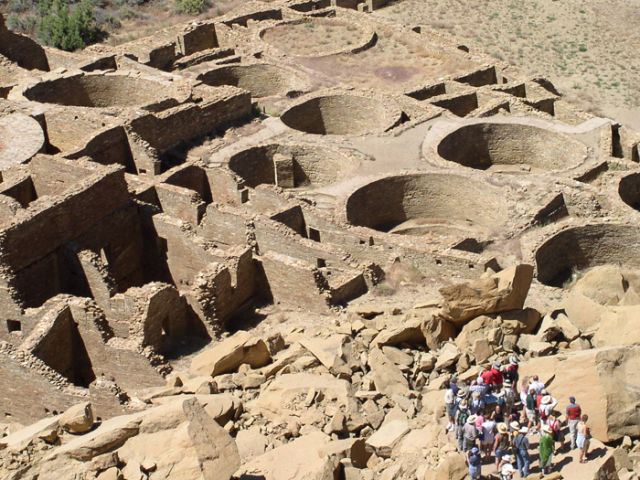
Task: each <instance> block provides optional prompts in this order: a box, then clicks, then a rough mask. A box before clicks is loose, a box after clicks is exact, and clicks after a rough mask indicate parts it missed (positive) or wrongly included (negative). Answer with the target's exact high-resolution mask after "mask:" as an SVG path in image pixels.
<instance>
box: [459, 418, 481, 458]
mask: <svg viewBox="0 0 640 480" xmlns="http://www.w3.org/2000/svg"><path fill="white" fill-rule="evenodd" d="M476 418H477V416H476V415H470V416H469V417H468V418H467V423H466V425H465V426H464V427H463V428H462V430H463V433H462V436H463V443H462V450H463V451H465V452H468V451H469V450H471V449H472V448H473V447H475V446H476V443H477V441H478V429H477V428H476Z"/></svg>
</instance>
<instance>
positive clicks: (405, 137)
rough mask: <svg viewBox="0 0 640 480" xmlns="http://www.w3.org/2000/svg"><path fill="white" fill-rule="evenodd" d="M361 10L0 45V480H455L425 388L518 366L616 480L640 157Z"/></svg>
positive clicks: (538, 93)
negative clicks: (575, 414)
mask: <svg viewBox="0 0 640 480" xmlns="http://www.w3.org/2000/svg"><path fill="white" fill-rule="evenodd" d="M383 6H384V2H382V1H372V0H367V1H365V2H361V1H359V0H354V1H333V0H332V1H331V2H329V1H323V0H311V1H302V2H300V1H297V0H293V1H280V2H271V3H260V2H249V3H247V4H245V5H243V6H242V7H240V8H239V9H237V10H234V11H232V12H231V13H229V14H226V15H225V16H222V17H218V18H215V19H212V20H207V21H201V22H194V23H191V24H189V25H186V26H179V27H174V28H170V29H167V30H163V31H159V32H157V33H156V34H155V35H154V36H152V37H148V38H143V39H140V40H135V41H133V42H130V43H126V44H123V45H119V46H117V47H109V46H106V45H95V46H92V47H90V48H88V49H86V50H84V51H81V52H77V53H74V54H66V53H62V52H58V51H54V50H51V49H43V48H42V47H40V46H39V45H37V44H36V43H35V42H33V41H31V40H30V39H28V38H26V37H24V36H21V35H16V34H13V33H11V32H9V31H8V30H7V29H6V28H5V27H4V24H3V22H2V21H1V18H0V170H1V177H0V178H1V182H0V222H1V224H0V284H1V285H0V302H1V303H0V304H1V306H2V308H1V312H0V385H1V386H2V388H1V389H0V407H1V410H0V413H2V415H3V419H2V422H3V423H2V424H0V427H2V428H0V435H4V436H3V438H0V473H1V475H0V476H2V478H7V479H12V480H14V479H15V480H17V479H36V478H38V479H40V480H46V479H54V478H56V479H60V478H76V479H79V478H82V479H93V478H99V479H103V480H104V479H122V478H124V479H136V480H138V479H143V478H144V479H147V478H149V479H160V478H163V479H178V478H179V479H196V478H197V479H200V478H202V479H216V480H217V479H220V480H228V479H229V478H232V477H233V478H237V479H245V480H247V479H254V478H264V479H269V480H271V479H273V480H280V479H294V478H295V479H297V478H300V479H302V478H305V479H307V478H309V479H311V478H313V479H318V480H324V479H327V480H329V479H334V478H338V479H347V480H356V479H357V480H365V479H372V478H381V479H389V480H391V479H416V478H417V479H419V480H423V479H441V478H442V479H444V478H448V479H462V478H464V476H465V472H466V470H465V465H464V460H463V458H462V457H461V456H460V455H459V454H457V453H456V452H455V447H454V446H453V442H452V441H451V439H449V438H447V435H446V432H445V430H444V427H443V424H442V417H443V398H442V397H443V391H442V387H443V385H444V383H445V382H446V380H448V379H449V378H450V377H451V375H452V374H454V373H456V372H457V374H458V375H459V377H460V378H463V379H467V380H469V379H472V378H474V377H475V376H477V374H478V372H479V371H480V369H481V368H482V366H483V365H485V364H486V363H487V362H495V361H501V360H504V359H506V358H507V356H508V355H510V354H514V353H515V354H517V355H518V356H520V358H521V359H522V361H523V363H522V370H523V372H524V373H527V372H529V373H538V374H540V375H543V376H545V380H546V381H548V383H549V384H550V388H551V389H552V390H553V391H554V393H555V394H557V396H558V397H559V398H563V399H564V398H565V397H566V396H568V395H570V394H575V395H576V396H577V397H578V398H579V399H580V400H581V402H582V404H583V408H585V409H587V410H588V411H589V413H590V415H591V416H592V418H593V421H594V432H595V436H596V438H597V439H598V441H600V442H604V443H603V444H601V443H598V445H600V447H599V448H602V449H603V452H604V453H603V454H602V456H600V457H599V459H598V460H597V461H594V462H592V463H591V464H589V465H587V466H581V465H579V466H575V465H570V466H568V467H567V469H565V470H563V472H564V473H562V472H561V474H563V475H565V478H585V479H587V478H589V479H590V478H604V477H603V476H602V475H608V476H607V477H606V478H609V479H614V478H619V479H621V480H622V479H631V478H637V476H634V475H636V474H634V473H633V471H634V468H635V470H636V472H637V468H638V462H640V448H639V447H638V446H637V443H636V444H635V446H633V445H634V444H633V443H632V440H633V439H638V438H639V437H640V416H639V413H638V412H639V411H640V395H638V388H640V383H639V382H638V379H637V377H635V375H634V374H635V372H636V371H637V370H638V368H640V347H638V346H637V345H638V344H639V343H640V336H639V334H638V331H640V329H638V328H637V327H636V326H635V325H634V322H637V321H638V320H637V318H638V313H640V275H639V274H638V272H639V271H640V242H639V241H638V238H639V234H640V227H638V221H639V220H640V169H639V167H638V162H639V161H640V158H639V142H640V135H639V134H638V133H636V132H633V131H631V130H629V129H628V128H626V127H624V126H622V125H620V124H618V123H616V122H615V121H612V120H610V119H606V118H599V117H595V116H593V115H591V114H587V113H584V112H580V111H577V110H576V109H574V108H573V107H572V106H571V105H570V104H568V103H567V102H566V101H564V100H563V98H562V97H561V95H560V94H559V93H558V92H557V91H556V90H555V88H554V87H553V85H551V83H550V82H549V81H548V80H546V79H543V78H538V77H535V78H529V77H526V76H523V75H522V74H520V73H519V72H517V71H516V70H515V69H514V68H513V67H510V66H509V65H503V64H496V63H492V62H491V61H490V60H489V59H488V58H485V57H483V56H482V55H478V54H475V53H473V52H472V53H468V52H467V51H466V50H467V49H465V48H456V47H455V45H451V44H450V43H449V42H448V41H446V39H443V38H441V37H439V36H438V35H436V34H434V33H433V32H430V31H428V30H426V29H425V28H424V27H421V26H412V27H413V28H409V27H408V26H402V25H396V24H393V23H391V22H389V21H388V20H385V19H384V18H382V17H378V16H376V15H375V10H377V9H378V8H381V7H383ZM371 12H373V13H371ZM34 422H35V423H34ZM24 425H29V426H28V427H26V428H22V426H24ZM87 432H88V433H87ZM621 442H622V447H618V446H619V445H620V443H621ZM616 447H618V448H616ZM283 459H286V461H283Z"/></svg>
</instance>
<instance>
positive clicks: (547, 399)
mask: <svg viewBox="0 0 640 480" xmlns="http://www.w3.org/2000/svg"><path fill="white" fill-rule="evenodd" d="M540 403H542V404H543V405H549V404H550V403H551V395H545V396H544V397H542V400H541V401H540Z"/></svg>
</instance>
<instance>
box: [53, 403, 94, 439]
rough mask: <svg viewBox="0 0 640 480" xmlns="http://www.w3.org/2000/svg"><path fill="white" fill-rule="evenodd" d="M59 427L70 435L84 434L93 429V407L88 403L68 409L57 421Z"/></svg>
mask: <svg viewBox="0 0 640 480" xmlns="http://www.w3.org/2000/svg"><path fill="white" fill-rule="evenodd" d="M58 423H59V424H60V427H62V428H63V429H64V430H66V431H67V432H71V433H86V432H88V431H89V430H91V427H93V407H92V406H91V403H90V402H83V403H78V404H77V405H74V406H72V407H70V408H68V409H67V410H66V411H65V412H64V413H63V414H62V416H61V417H60V420H59V421H58Z"/></svg>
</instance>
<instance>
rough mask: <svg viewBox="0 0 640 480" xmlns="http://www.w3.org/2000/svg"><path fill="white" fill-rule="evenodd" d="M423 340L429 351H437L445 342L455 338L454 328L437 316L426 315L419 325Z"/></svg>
mask: <svg viewBox="0 0 640 480" xmlns="http://www.w3.org/2000/svg"><path fill="white" fill-rule="evenodd" d="M420 329H421V330H422V335H423V336H424V340H425V342H426V344H427V347H429V348H430V349H431V350H437V349H438V348H440V346H441V345H442V344H443V343H444V342H446V341H447V340H451V339H452V338H455V336H456V334H457V329H456V327H455V326H454V325H453V324H452V323H451V322H449V321H448V320H447V319H445V318H442V317H441V316H439V315H428V316H427V318H425V319H423V321H422V322H421V324H420Z"/></svg>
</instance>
